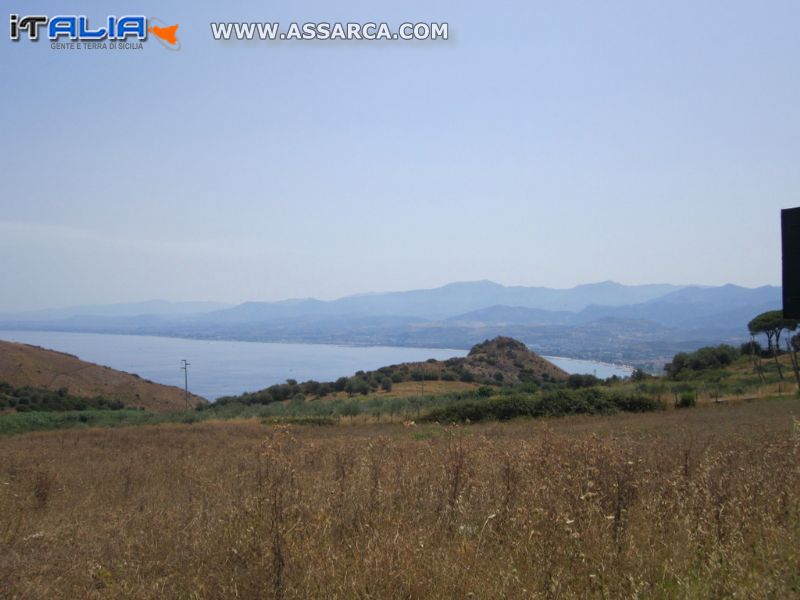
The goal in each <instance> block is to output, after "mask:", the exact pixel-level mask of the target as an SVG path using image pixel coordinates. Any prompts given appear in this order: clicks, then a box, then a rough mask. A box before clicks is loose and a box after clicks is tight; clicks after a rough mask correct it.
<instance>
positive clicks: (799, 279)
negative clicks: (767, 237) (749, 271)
mask: <svg viewBox="0 0 800 600" xmlns="http://www.w3.org/2000/svg"><path fill="white" fill-rule="evenodd" d="M781 238H782V240H783V316H784V318H786V319H800V208H787V209H785V210H782V211H781Z"/></svg>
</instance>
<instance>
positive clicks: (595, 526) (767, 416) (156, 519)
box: [0, 398, 800, 599]
mask: <svg viewBox="0 0 800 600" xmlns="http://www.w3.org/2000/svg"><path fill="white" fill-rule="evenodd" d="M792 415H800V401H798V400H796V399H790V398H782V399H778V400H770V401H763V402H758V403H749V404H744V403H743V404H728V405H723V406H707V407H701V408H697V409H690V410H685V411H669V412H666V413H657V414H645V415H630V414H626V415H619V416H615V417H578V418H569V419H561V420H548V421H538V422H531V421H522V422H515V423H507V424H487V425H481V426H470V427H461V428H443V427H438V426H434V425H431V426H426V427H408V428H406V427H402V426H399V425H388V424H387V425H353V426H336V427H319V428H313V427H304V428H287V427H266V426H263V425H260V424H259V423H257V422H253V421H249V422H244V421H239V422H224V423H223V422H207V423H202V424H196V425H192V426H186V425H168V426H154V427H141V428H129V429H118V430H112V429H102V430H101V429H95V430H82V431H64V432H52V433H39V434H27V435H22V436H17V437H12V438H5V439H0V456H2V463H1V464H0V596H3V597H8V598H37V599H38V598H83V597H90V598H91V597H96V598H123V597H124V598H127V597H131V598H165V597H168V598H237V597H239V598H312V597H318V598H467V597H476V598H501V597H509V598H522V597H530V598H587V597H591V598H622V597H656V598H675V597H677V598H717V597H740V598H786V597H793V596H795V597H796V596H798V595H799V594H800V570H799V567H800V518H799V517H800V493H799V492H798V491H799V490H800V432H793V430H792V427H793V425H792V423H793V421H792V418H793V417H792Z"/></svg>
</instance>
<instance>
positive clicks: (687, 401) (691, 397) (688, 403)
mask: <svg viewBox="0 0 800 600" xmlns="http://www.w3.org/2000/svg"><path fill="white" fill-rule="evenodd" d="M696 404H697V397H696V396H695V393H694V392H683V393H681V395H680V396H679V397H678V403H677V407H678V408H690V407H692V406H695V405H696Z"/></svg>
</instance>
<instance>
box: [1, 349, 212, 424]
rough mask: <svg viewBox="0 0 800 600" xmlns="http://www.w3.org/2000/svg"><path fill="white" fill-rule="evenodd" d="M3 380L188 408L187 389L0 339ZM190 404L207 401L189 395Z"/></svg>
mask: <svg viewBox="0 0 800 600" xmlns="http://www.w3.org/2000/svg"><path fill="white" fill-rule="evenodd" d="M0 381H5V382H6V383H9V384H11V385H13V386H14V387H24V386H31V387H35V388H43V389H47V390H54V391H55V390H58V389H61V388H66V389H67V390H68V391H69V392H70V393H71V394H72V395H74V396H81V397H86V398H92V397H95V396H103V397H104V398H108V399H109V400H119V401H121V402H124V403H125V405H126V406H128V407H135V408H143V409H145V410H149V411H153V412H171V411H175V410H183V409H184V407H185V399H184V392H183V390H182V389H180V388H177V387H174V386H171V385H162V384H160V383H154V382H152V381H148V380H146V379H142V378H141V377H139V376H138V375H134V374H131V373H125V372H123V371H117V370H116V369H112V368H111V367H104V366H102V365H96V364H94V363H90V362H86V361H83V360H80V359H79V358H78V357H77V356H73V355H72V354H66V353H64V352H57V351H55V350H48V349H46V348H40V347H38V346H31V345H29V344H20V343H17V342H6V341H3V340H0ZM189 403H190V405H191V406H192V407H194V406H195V405H197V404H198V403H204V404H205V403H207V401H206V400H205V399H204V398H201V397H200V396H196V395H194V394H190V395H189Z"/></svg>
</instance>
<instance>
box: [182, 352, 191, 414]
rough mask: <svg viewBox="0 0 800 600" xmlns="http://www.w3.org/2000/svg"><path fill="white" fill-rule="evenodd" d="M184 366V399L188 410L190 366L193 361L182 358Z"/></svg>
mask: <svg viewBox="0 0 800 600" xmlns="http://www.w3.org/2000/svg"><path fill="white" fill-rule="evenodd" d="M181 362H183V366H182V367H181V370H182V371H183V399H184V401H185V402H186V410H189V367H190V366H191V364H192V363H190V362H188V361H187V360H186V359H185V358H184V359H182V361H181Z"/></svg>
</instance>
